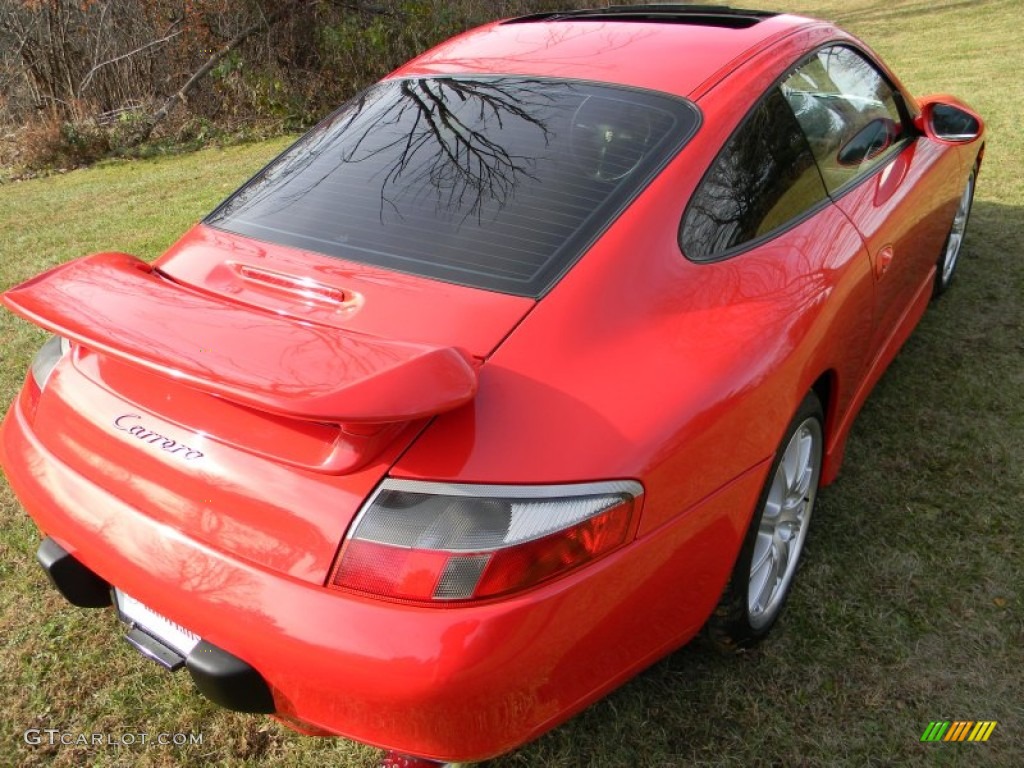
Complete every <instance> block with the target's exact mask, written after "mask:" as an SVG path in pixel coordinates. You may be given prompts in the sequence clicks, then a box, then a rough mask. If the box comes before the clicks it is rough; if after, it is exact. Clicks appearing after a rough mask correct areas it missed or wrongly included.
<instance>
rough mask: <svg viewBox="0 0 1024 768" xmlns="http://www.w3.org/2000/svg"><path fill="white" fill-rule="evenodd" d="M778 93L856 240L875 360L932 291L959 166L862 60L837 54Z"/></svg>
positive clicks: (812, 62) (830, 50) (810, 63)
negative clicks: (860, 244) (868, 284)
mask: <svg viewBox="0 0 1024 768" xmlns="http://www.w3.org/2000/svg"><path fill="white" fill-rule="evenodd" d="M780 87H781V90H782V92H783V94H784V95H785V97H786V99H787V101H788V102H789V104H790V106H791V107H792V109H793V112H794V114H795V115H796V118H797V121H798V122H799V123H800V125H801V127H802V128H803V130H804V133H805V135H806V136H807V140H808V143H809V144H810V146H811V151H812V152H813V154H814V156H815V159H816V160H817V163H818V167H819V168H820V170H821V175H822V178H823V180H824V182H825V187H826V189H827V190H828V194H829V196H830V197H831V198H832V199H833V200H834V202H835V204H836V205H837V206H838V207H839V208H840V209H841V210H842V211H843V212H844V213H845V214H846V215H847V216H848V217H849V218H850V221H851V222H852V223H853V224H854V226H856V227H857V229H858V230H859V231H860V233H861V235H862V237H863V238H864V242H865V244H866V246H867V249H868V252H869V253H870V256H871V263H872V271H873V273H874V279H875V308H874V330H873V333H872V339H871V344H870V349H871V350H872V358H877V357H878V356H879V355H881V354H882V353H883V351H885V350H886V349H887V348H889V346H891V345H890V344H889V342H890V340H894V339H895V340H896V343H897V344H898V339H899V338H901V336H899V335H898V334H897V331H898V330H899V329H900V327H901V323H902V321H903V320H904V318H905V317H906V316H907V313H908V312H909V310H910V308H911V307H912V305H913V303H914V301H915V299H923V296H922V293H923V292H925V291H930V286H931V277H930V275H931V273H930V270H931V268H932V266H933V265H935V263H936V261H937V259H938V257H939V253H940V251H941V249H942V246H943V243H944V240H945V237H946V233H947V231H948V229H949V223H950V221H952V215H953V214H952V208H950V204H949V201H951V200H954V199H955V197H956V185H957V179H958V174H959V164H958V161H957V158H956V157H955V156H954V154H953V153H951V152H946V151H945V150H944V149H943V148H942V147H940V146H938V145H937V144H935V143H933V142H929V141H928V140H927V139H924V138H923V137H919V136H918V135H917V134H916V132H915V130H914V128H913V124H912V122H911V119H910V115H909V114H908V110H907V107H906V99H905V98H904V97H903V95H902V93H901V92H900V91H899V90H898V89H897V88H896V87H895V86H893V85H892V84H891V83H890V82H889V80H888V79H887V78H886V77H885V76H884V75H883V73H882V72H881V70H880V69H879V68H878V67H877V66H876V65H875V64H874V63H873V62H872V61H871V60H870V59H869V58H868V57H867V56H866V55H865V54H863V53H862V52H860V51H858V50H855V49H853V48H851V47H848V46H846V45H832V46H829V47H826V48H823V49H821V50H819V51H817V52H815V53H814V54H813V55H812V56H811V57H809V58H808V59H807V60H805V61H804V62H803V63H802V64H801V65H800V66H798V67H797V68H796V69H794V70H793V72H792V73H791V74H790V75H789V76H788V77H787V78H785V80H784V81H783V82H782V84H781V86H780Z"/></svg>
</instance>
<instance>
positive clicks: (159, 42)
mask: <svg viewBox="0 0 1024 768" xmlns="http://www.w3.org/2000/svg"><path fill="white" fill-rule="evenodd" d="M180 34H181V30H178V31H177V32H172V33H171V34H169V35H167V37H161V38H160V39H159V40H152V41H150V42H148V43H146V44H145V45H140V46H139V47H138V48H136V49H135V50H134V51H128V53H124V54H121V55H120V56H115V57H114V58H112V59H107V60H106V61H104V62H100V63H99V64H97V65H96V66H94V67H93V68H92V69H90V70H89V71H88V73H86V75H85V77H84V78H82V82H81V83H79V84H78V93H79V94H81V93H82V91H84V90H85V89H86V87H87V86H88V85H89V83H90V82H92V76H93V75H94V74H96V72H97V71H99V70H100V69H102V68H103V67H106V66H108V65H109V64H116V63H117V62H119V61H123V60H124V59H130V58H131V57H132V56H134V55H135V54H137V53H141V52H142V51H145V50H148V49H150V48H153V47H154V46H157V45H162V44H163V43H166V42H167V41H168V40H173V39H174V38H176V37H177V36H178V35H180Z"/></svg>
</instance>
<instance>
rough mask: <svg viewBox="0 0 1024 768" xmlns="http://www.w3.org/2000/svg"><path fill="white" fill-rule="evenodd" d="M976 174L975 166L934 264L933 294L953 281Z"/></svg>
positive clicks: (944, 289) (972, 199) (947, 286)
mask: <svg viewBox="0 0 1024 768" xmlns="http://www.w3.org/2000/svg"><path fill="white" fill-rule="evenodd" d="M977 175H978V169H977V168H975V169H974V170H973V171H971V175H970V176H968V177H967V184H966V186H965V187H964V191H963V194H962V195H960V202H959V204H957V207H956V215H955V216H954V217H953V225H952V226H951V227H950V228H949V235H947V237H946V243H945V245H943V246H942V253H941V254H940V255H939V261H938V264H937V265H936V270H935V289H934V291H933V294H932V295H933V296H940V295H941V294H943V293H945V292H946V291H947V290H948V289H949V284H950V283H952V282H953V275H954V273H955V272H956V265H957V262H958V261H959V260H960V251H962V250H963V243H964V235H965V234H966V233H967V221H968V219H970V217H971V203H973V202H974V180H975V179H976V178H977Z"/></svg>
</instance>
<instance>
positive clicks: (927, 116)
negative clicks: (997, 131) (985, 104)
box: [914, 96, 985, 144]
mask: <svg viewBox="0 0 1024 768" xmlns="http://www.w3.org/2000/svg"><path fill="white" fill-rule="evenodd" d="M920 104H921V114H920V115H918V116H917V117H916V118H915V119H914V125H915V127H916V128H917V129H918V131H920V132H921V133H923V134H924V135H925V136H927V137H928V138H929V139H932V140H933V141H938V142H940V143H942V144H967V143H968V142H971V141H974V140H975V139H976V138H978V137H979V136H981V134H982V133H983V132H984V130H985V123H984V122H983V121H982V119H981V117H979V116H978V114H977V113H976V112H974V111H973V110H972V109H971V108H970V107H968V106H967V105H966V104H964V103H963V102H962V101H959V100H958V99H956V98H954V97H952V96H931V97H927V98H924V99H921V101H920Z"/></svg>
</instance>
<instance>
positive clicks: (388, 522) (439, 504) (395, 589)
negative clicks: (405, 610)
mask: <svg viewBox="0 0 1024 768" xmlns="http://www.w3.org/2000/svg"><path fill="white" fill-rule="evenodd" d="M642 492H643V488H642V487H641V486H640V484H639V483H636V482H633V481H629V480H626V481H609V482H602V483H583V484H574V485H547V486H507V485H506V486H501V485H454V484H447V483H426V482H419V481H412V480H394V479H388V480H385V481H384V483H383V484H382V485H381V486H380V488H378V490H377V492H376V493H375V494H374V495H373V497H371V499H370V501H369V502H368V503H367V504H366V506H365V507H364V508H363V509H362V511H361V512H360V513H359V516H358V517H357V519H356V521H355V523H354V524H353V526H352V530H351V531H350V533H349V535H348V538H347V539H346V541H345V544H344V546H343V547H342V550H341V553H340V554H339V556H338V563H337V565H336V566H335V568H334V571H333V573H332V575H331V578H330V581H329V585H330V586H332V587H335V588H339V589H346V590H354V591H358V592H365V593H368V594H373V595H379V596H382V597H389V598H393V599H400V600H414V601H421V602H445V603H447V602H451V601H459V600H473V599H478V600H479V599H485V598H492V597H497V596H499V595H505V594H508V593H511V592H515V591H518V590H521V589H526V588H527V587H531V586H534V585H535V584H539V583H541V582H543V581H547V580H549V579H552V578H554V577H556V576H559V575H561V574H564V573H566V572H568V571H570V570H573V569H575V568H578V567H579V566H581V565H583V564H584V563H587V562H590V561H592V560H595V559H596V558H598V557H601V556H602V555H604V554H606V553H608V552H610V551H612V550H613V549H615V548H617V547H619V546H621V545H622V544H624V543H625V542H626V540H627V537H628V535H629V533H630V531H631V530H632V526H631V523H632V522H633V519H634V506H635V504H636V499H637V497H639V496H640V494H641V493H642Z"/></svg>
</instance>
